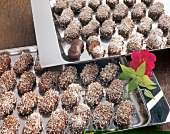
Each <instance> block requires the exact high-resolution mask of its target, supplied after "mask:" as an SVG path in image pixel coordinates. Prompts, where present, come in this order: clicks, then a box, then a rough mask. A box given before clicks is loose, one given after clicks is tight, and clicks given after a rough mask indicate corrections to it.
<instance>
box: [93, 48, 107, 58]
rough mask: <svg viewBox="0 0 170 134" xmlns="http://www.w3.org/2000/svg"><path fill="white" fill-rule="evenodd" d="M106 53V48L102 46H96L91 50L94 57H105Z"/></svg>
mask: <svg viewBox="0 0 170 134" xmlns="http://www.w3.org/2000/svg"><path fill="white" fill-rule="evenodd" d="M104 54H105V50H104V48H103V47H102V46H95V47H94V48H93V50H92V52H91V56H92V58H93V59H97V58H103V57H104Z"/></svg>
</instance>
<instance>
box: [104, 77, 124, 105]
mask: <svg viewBox="0 0 170 134" xmlns="http://www.w3.org/2000/svg"><path fill="white" fill-rule="evenodd" d="M123 86H124V83H123V82H122V81H121V80H119V79H115V80H113V81H112V83H111V84H110V86H109V87H108V88H107V89H106V99H107V101H109V102H113V103H119V102H120V101H121V100H122V99H123V92H124V89H123Z"/></svg>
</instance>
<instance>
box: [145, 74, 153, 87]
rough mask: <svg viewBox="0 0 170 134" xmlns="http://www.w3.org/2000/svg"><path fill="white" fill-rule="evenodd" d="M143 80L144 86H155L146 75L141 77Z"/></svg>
mask: <svg viewBox="0 0 170 134" xmlns="http://www.w3.org/2000/svg"><path fill="white" fill-rule="evenodd" d="M143 80H144V81H143V82H144V83H145V85H156V84H155V83H154V82H153V81H151V79H150V78H149V77H148V76H147V75H145V76H144V77H143Z"/></svg>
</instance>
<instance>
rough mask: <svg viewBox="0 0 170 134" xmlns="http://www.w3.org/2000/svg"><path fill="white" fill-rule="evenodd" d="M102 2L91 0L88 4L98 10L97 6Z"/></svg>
mask: <svg viewBox="0 0 170 134" xmlns="http://www.w3.org/2000/svg"><path fill="white" fill-rule="evenodd" d="M101 4H102V0H90V1H89V4H88V6H89V7H90V8H91V9H92V10H93V11H96V10H97V8H98V7H99V6H100V5H101Z"/></svg>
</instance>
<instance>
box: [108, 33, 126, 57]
mask: <svg viewBox="0 0 170 134" xmlns="http://www.w3.org/2000/svg"><path fill="white" fill-rule="evenodd" d="M123 45H124V38H123V37H122V36H120V35H117V36H113V37H112V39H111V40H110V42H109V46H108V54H109V56H113V55H120V54H121V52H122V50H123Z"/></svg>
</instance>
